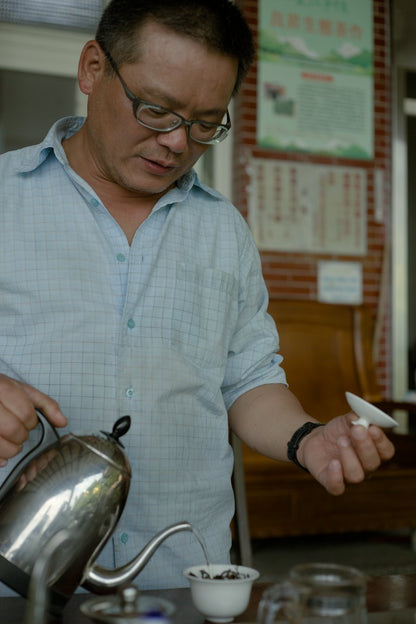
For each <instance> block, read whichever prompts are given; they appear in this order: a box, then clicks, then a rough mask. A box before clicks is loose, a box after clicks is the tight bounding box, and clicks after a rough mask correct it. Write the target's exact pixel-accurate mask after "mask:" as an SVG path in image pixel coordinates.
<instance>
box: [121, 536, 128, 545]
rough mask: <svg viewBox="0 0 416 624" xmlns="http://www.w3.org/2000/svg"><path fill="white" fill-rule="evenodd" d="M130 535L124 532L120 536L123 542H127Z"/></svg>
mask: <svg viewBox="0 0 416 624" xmlns="http://www.w3.org/2000/svg"><path fill="white" fill-rule="evenodd" d="M128 539H129V536H128V534H127V533H122V534H121V536H120V540H121V542H122V543H123V544H127V542H128Z"/></svg>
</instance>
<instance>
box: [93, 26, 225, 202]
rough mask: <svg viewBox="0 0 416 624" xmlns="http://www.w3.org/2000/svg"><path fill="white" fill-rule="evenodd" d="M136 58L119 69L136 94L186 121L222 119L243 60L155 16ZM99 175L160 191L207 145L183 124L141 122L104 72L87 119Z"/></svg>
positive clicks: (141, 191) (139, 190) (144, 191)
mask: <svg viewBox="0 0 416 624" xmlns="http://www.w3.org/2000/svg"><path fill="white" fill-rule="evenodd" d="M139 41H140V43H139V46H138V49H139V51H140V52H139V55H138V60H137V62H135V63H132V64H126V65H122V66H120V67H119V68H118V70H119V73H120V75H121V77H122V78H123V80H124V82H125V83H126V85H127V86H128V88H129V89H130V91H131V92H132V93H133V94H134V95H135V96H136V97H138V98H140V99H143V100H146V101H148V102H151V103H152V104H157V105H159V106H163V107H165V108H167V109H170V110H172V111H174V112H175V113H178V114H180V115H182V117H184V118H185V119H187V120H195V119H198V120H203V121H210V122H218V123H220V122H221V121H222V120H223V117H224V114H225V112H226V110H227V107H228V104H229V101H230V99H231V95H232V91H233V87H234V84H235V79H236V74H237V61H236V60H235V59H232V58H230V57H227V56H223V55H221V54H218V53H216V52H212V51H210V50H208V49H207V48H206V47H205V46H203V45H201V44H200V43H198V42H196V41H193V40H192V39H190V38H188V37H183V36H180V35H178V34H176V33H174V32H172V31H171V30H169V29H167V28H165V27H163V26H161V25H159V24H157V23H154V22H151V23H147V24H146V25H145V26H143V28H142V29H141V31H140V33H139ZM84 130H85V133H86V134H85V136H86V137H87V144H88V149H89V151H90V154H91V157H92V160H93V162H94V169H95V175H96V176H97V175H98V177H99V178H101V179H103V178H104V179H105V180H108V181H111V182H115V183H116V184H118V185H119V186H121V187H123V188H124V189H126V190H128V191H130V192H133V193H134V194H136V195H138V196H155V195H156V196H158V195H159V196H160V195H163V194H164V192H166V190H167V189H169V188H170V187H171V186H173V185H174V183H175V182H176V180H177V179H178V178H179V177H180V176H181V175H183V174H184V173H185V172H187V171H188V170H189V169H190V168H191V167H192V166H193V165H194V163H195V162H196V161H197V160H198V158H199V157H200V156H201V155H202V154H203V153H204V152H205V151H206V150H207V148H208V146H207V145H202V144H199V143H196V142H195V141H193V140H192V139H191V138H190V137H189V136H188V130H187V128H186V127H185V126H181V127H179V128H176V129H175V130H172V131H171V132H167V133H158V132H155V131H153V130H149V129H147V128H144V127H143V126H141V125H140V124H139V123H138V122H137V120H136V119H135V117H134V115H133V109H132V103H131V101H130V100H129V99H128V98H127V96H126V94H125V92H124V90H123V87H122V85H121V83H120V81H119V80H118V78H117V77H116V76H115V75H111V76H109V75H108V73H105V72H100V73H97V76H96V78H95V80H94V82H93V84H92V86H91V89H90V93H89V105H88V120H87V122H86V124H85V129H84Z"/></svg>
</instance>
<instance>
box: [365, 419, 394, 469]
mask: <svg viewBox="0 0 416 624" xmlns="http://www.w3.org/2000/svg"><path fill="white" fill-rule="evenodd" d="M368 431H369V434H370V436H371V438H372V440H373V442H374V444H375V447H376V449H377V452H378V454H379V456H380V458H381V461H388V460H389V459H391V458H392V457H393V456H394V445H393V443H392V441H391V440H389V439H388V437H387V436H386V435H385V434H384V433H383V431H382V430H381V429H379V427H375V426H374V425H371V426H370V427H369V429H368Z"/></svg>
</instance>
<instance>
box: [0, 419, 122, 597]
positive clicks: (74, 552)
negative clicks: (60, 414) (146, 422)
mask: <svg viewBox="0 0 416 624" xmlns="http://www.w3.org/2000/svg"><path fill="white" fill-rule="evenodd" d="M39 419H40V421H41V424H42V427H43V428H44V432H45V435H44V440H42V441H41V443H40V444H39V445H38V447H37V448H36V449H34V451H32V452H31V453H30V455H31V457H29V456H28V455H26V456H25V457H24V458H23V459H22V461H21V462H20V463H19V464H18V465H17V466H16V468H15V470H14V471H13V473H12V474H11V475H10V476H9V477H8V479H7V480H6V482H5V483H4V484H3V486H2V488H1V489H0V578H1V580H2V581H3V582H5V583H6V584H7V585H9V586H10V587H11V588H12V589H14V590H15V591H17V592H18V593H20V594H22V595H27V589H28V583H29V580H30V576H31V573H32V570H33V567H34V564H35V562H36V559H37V558H38V556H39V554H40V553H41V552H42V551H43V550H44V549H45V548H46V546H47V544H48V543H49V541H50V540H51V538H52V537H53V536H54V535H55V534H56V533H57V532H58V531H61V530H63V529H65V530H66V531H67V532H68V534H69V535H70V539H68V540H67V542H66V544H64V545H63V546H62V549H61V550H60V553H59V559H57V561H56V564H55V566H54V570H53V574H52V578H51V579H50V585H51V587H53V591H54V592H55V593H56V594H57V598H58V602H59V596H62V599H63V600H65V597H69V596H70V595H71V594H72V593H73V592H74V590H75V589H76V587H77V586H78V585H79V584H80V583H81V582H83V580H84V570H85V569H86V568H87V566H88V564H90V562H91V561H92V560H94V559H95V558H96V556H97V555H98V553H99V552H100V550H101V549H102V548H103V546H104V545H105V543H106V542H107V540H108V538H109V537H110V535H111V533H112V531H113V529H114V528H115V525H116V523H117V521H118V519H119V518H120V516H121V513H122V511H123V508H124V505H125V502H126V500H127V495H128V491H129V486H130V477H131V470H130V464H129V462H128V459H127V458H126V456H125V454H124V452H123V450H122V446H121V443H120V442H119V437H121V435H123V434H124V433H126V432H127V430H128V429H129V427H130V419H129V417H123V418H122V419H120V420H119V421H117V423H116V424H115V425H114V428H113V432H112V433H111V434H106V433H103V435H102V436H94V435H91V436H83V437H78V436H76V435H73V434H72V433H70V434H68V435H65V436H64V437H63V438H62V439H61V438H59V436H58V434H57V433H56V431H55V429H54V428H53V427H51V425H50V424H49V423H48V422H47V421H46V419H44V417H43V416H41V415H39ZM51 430H52V431H51ZM39 446H42V447H44V448H43V450H42V452H39ZM16 473H17V474H16Z"/></svg>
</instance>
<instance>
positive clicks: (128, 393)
mask: <svg viewBox="0 0 416 624" xmlns="http://www.w3.org/2000/svg"><path fill="white" fill-rule="evenodd" d="M135 394H136V392H135V390H134V388H127V390H126V397H127V398H128V399H132V398H133V397H134V396H135Z"/></svg>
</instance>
